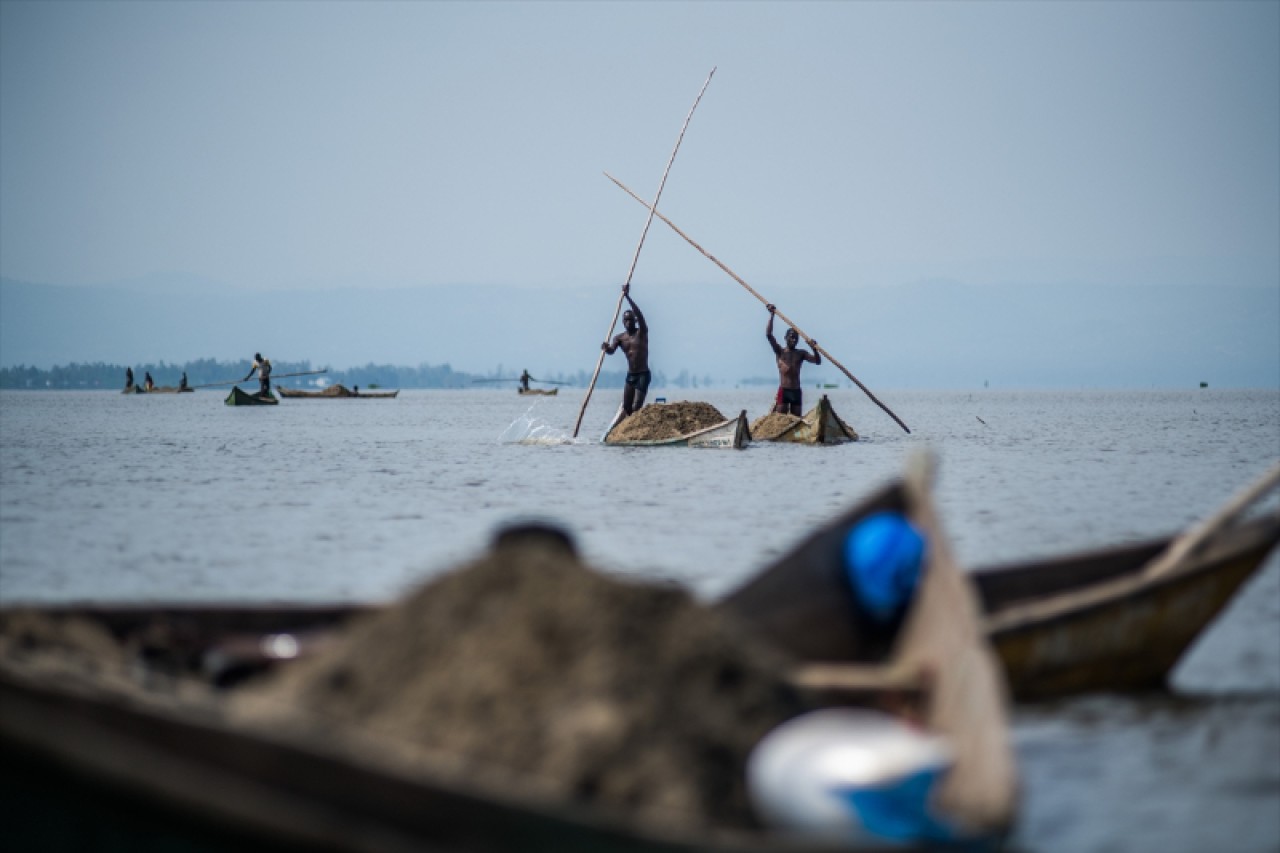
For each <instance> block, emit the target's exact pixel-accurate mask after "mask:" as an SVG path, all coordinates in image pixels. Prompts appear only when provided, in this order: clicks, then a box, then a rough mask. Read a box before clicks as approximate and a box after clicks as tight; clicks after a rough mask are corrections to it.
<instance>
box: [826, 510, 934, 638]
mask: <svg viewBox="0 0 1280 853" xmlns="http://www.w3.org/2000/svg"><path fill="white" fill-rule="evenodd" d="M924 553H925V541H924V537H923V536H921V535H920V532H919V531H918V530H916V528H915V527H914V526H913V525H912V524H911V522H909V521H907V519H906V518H904V517H903V516H902V515H900V514H899V513H896V512H877V513H873V514H872V515H869V516H867V517H866V518H864V519H862V520H861V521H860V522H858V523H857V524H856V525H854V527H853V529H851V530H850V531H849V534H848V536H847V537H846V538H845V548H844V557H845V572H846V574H847V576H848V578H849V582H850V584H851V585H852V586H853V591H854V594H855V595H857V597H858V601H860V602H861V603H862V605H863V607H865V608H866V610H867V611H868V612H869V613H870V614H871V615H872V616H873V617H874V618H876V619H877V620H879V621H881V622H888V621H889V620H891V619H893V618H894V617H895V616H897V615H898V614H899V613H900V612H901V611H902V610H903V608H905V607H906V605H907V603H908V602H910V601H911V597H912V596H913V595H914V594H915V590H916V587H917V586H918V585H919V583H920V575H921V571H922V569H923V566H924Z"/></svg>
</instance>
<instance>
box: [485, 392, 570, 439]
mask: <svg viewBox="0 0 1280 853" xmlns="http://www.w3.org/2000/svg"><path fill="white" fill-rule="evenodd" d="M537 407H538V404H537V402H534V404H533V405H532V406H530V407H529V408H528V410H526V411H525V413H524V414H523V415H521V416H520V417H518V418H516V419H515V420H514V421H512V422H511V425H510V426H508V427H507V428H506V429H505V430H503V432H502V435H500V436H498V443H499V444H548V445H552V444H578V443H579V439H576V438H574V437H573V434H572V433H571V432H570V431H569V430H567V429H563V428H561V427H555V426H552V425H551V424H549V423H547V422H546V421H543V420H541V419H540V418H537V417H535V416H534V414H533V410H534V409H536V408H537Z"/></svg>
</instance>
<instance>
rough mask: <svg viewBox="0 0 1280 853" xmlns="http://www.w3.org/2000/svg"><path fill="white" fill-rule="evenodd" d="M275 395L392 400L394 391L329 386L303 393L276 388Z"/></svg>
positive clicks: (320, 398) (307, 397) (308, 397)
mask: <svg viewBox="0 0 1280 853" xmlns="http://www.w3.org/2000/svg"><path fill="white" fill-rule="evenodd" d="M276 393H277V394H279V395H280V396H281V397H284V398H285V399H287V400H393V399H395V397H396V396H397V395H398V394H399V393H400V392H399V391H398V390H396V391H351V390H349V389H347V388H346V387H344V386H343V385H330V386H329V387H328V388H326V389H324V390H323V391H303V390H301V389H300V388H277V389H276Z"/></svg>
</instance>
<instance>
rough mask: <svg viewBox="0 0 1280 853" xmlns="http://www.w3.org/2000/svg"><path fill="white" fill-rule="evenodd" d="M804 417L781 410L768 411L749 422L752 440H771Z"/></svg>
mask: <svg viewBox="0 0 1280 853" xmlns="http://www.w3.org/2000/svg"><path fill="white" fill-rule="evenodd" d="M802 420H804V418H800V417H797V416H796V415H788V414H785V413H783V412H770V413H769V414H767V415H765V416H764V417H762V418H758V419H756V421H755V422H754V423H753V424H751V440H752V441H773V440H774V439H776V438H777V437H778V436H780V435H782V434H783V433H784V432H786V431H787V430H789V429H791V427H793V426H795V425H796V424H798V423H800V422H801V421H802Z"/></svg>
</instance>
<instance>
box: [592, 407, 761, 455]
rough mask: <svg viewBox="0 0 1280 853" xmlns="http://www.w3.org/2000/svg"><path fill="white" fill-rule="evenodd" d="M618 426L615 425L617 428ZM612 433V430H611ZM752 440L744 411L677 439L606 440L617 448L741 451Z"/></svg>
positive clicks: (679, 436) (607, 436) (605, 438)
mask: <svg viewBox="0 0 1280 853" xmlns="http://www.w3.org/2000/svg"><path fill="white" fill-rule="evenodd" d="M616 425H617V424H615V426H616ZM609 431H610V432H612V431H613V430H612V428H610V430H609ZM750 438H751V431H750V429H749V428H748V427H747V412H746V409H743V410H742V411H741V412H739V413H738V416H737V417H736V418H729V419H728V420H725V421H721V422H720V423H718V424H712V425H711V426H709V427H705V428H703V429H700V430H696V431H694V432H691V433H686V434H685V435H678V436H676V437H675V438H659V439H642V440H630V441H609V435H608V433H606V434H605V437H604V440H605V442H606V443H607V444H612V445H614V446H615V447H725V448H731V449H733V450H741V449H742V448H743V447H744V446H745V445H746V443H747V441H749V440H750Z"/></svg>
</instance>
